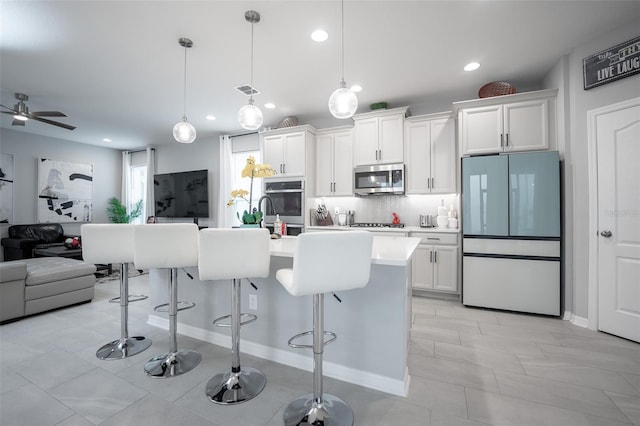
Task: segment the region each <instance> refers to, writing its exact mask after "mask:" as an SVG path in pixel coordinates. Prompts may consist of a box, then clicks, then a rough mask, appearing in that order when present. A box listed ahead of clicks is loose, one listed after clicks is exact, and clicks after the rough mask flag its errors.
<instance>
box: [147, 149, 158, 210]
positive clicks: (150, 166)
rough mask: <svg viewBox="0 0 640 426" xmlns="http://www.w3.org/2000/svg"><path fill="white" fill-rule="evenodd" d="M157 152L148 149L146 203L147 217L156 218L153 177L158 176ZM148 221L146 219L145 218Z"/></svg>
mask: <svg viewBox="0 0 640 426" xmlns="http://www.w3.org/2000/svg"><path fill="white" fill-rule="evenodd" d="M155 153H156V150H155V149H153V148H147V197H146V198H147V201H146V203H145V212H146V214H147V216H155V212H156V209H155V205H156V202H155V199H154V197H153V175H155V174H156V157H155ZM145 221H146V218H145Z"/></svg>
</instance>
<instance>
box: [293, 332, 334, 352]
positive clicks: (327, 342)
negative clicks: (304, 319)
mask: <svg viewBox="0 0 640 426" xmlns="http://www.w3.org/2000/svg"><path fill="white" fill-rule="evenodd" d="M308 335H311V336H313V330H312V331H305V332H304V333H299V334H296V335H295V336H293V337H292V338H291V339H289V341H288V342H287V344H288V345H289V347H292V348H295V349H299V348H305V349H313V345H302V344H298V343H293V341H294V340H298V339H301V338H302V337H304V336H308ZM324 335H325V336H329V340H325V341H323V342H322V346H326V345H328V344H329V343H332V342H333V341H334V340H336V339H337V338H338V336H336V333H334V332H332V331H325V332H324Z"/></svg>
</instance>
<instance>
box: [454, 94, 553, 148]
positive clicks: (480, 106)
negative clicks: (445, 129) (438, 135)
mask: <svg viewBox="0 0 640 426" xmlns="http://www.w3.org/2000/svg"><path fill="white" fill-rule="evenodd" d="M556 92H557V91H556V90H542V91H538V92H528V93H522V94H516V95H507V96H496V97H493V98H484V99H480V100H474V101H465V102H456V103H454V108H456V109H457V111H458V126H459V130H458V133H459V137H460V150H461V153H462V155H476V154H490V153H497V152H515V151H536V150H547V149H553V148H554V147H555V144H556V142H555V140H556V129H555V126H556V118H555V114H556V97H555V96H556Z"/></svg>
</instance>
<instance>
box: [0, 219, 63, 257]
mask: <svg viewBox="0 0 640 426" xmlns="http://www.w3.org/2000/svg"><path fill="white" fill-rule="evenodd" d="M65 238H66V237H65V235H64V229H62V225H60V224H59V223H35V224H31V225H12V226H10V227H9V229H8V237H5V238H3V239H2V241H1V244H2V247H3V248H4V260H5V261H9V260H19V259H30V258H32V257H33V250H34V249H36V248H44V247H51V246H54V245H63V244H64V240H65Z"/></svg>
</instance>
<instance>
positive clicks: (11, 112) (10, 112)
mask: <svg viewBox="0 0 640 426" xmlns="http://www.w3.org/2000/svg"><path fill="white" fill-rule="evenodd" d="M0 114H9V115H16V113H15V112H14V111H0Z"/></svg>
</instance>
